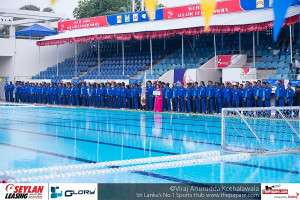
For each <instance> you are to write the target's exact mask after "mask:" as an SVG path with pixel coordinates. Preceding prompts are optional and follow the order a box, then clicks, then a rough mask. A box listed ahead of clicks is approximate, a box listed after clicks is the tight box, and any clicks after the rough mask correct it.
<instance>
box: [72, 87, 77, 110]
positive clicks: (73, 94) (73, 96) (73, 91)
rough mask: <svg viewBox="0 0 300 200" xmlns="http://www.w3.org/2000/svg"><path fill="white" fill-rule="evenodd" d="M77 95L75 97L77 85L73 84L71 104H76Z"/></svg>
mask: <svg viewBox="0 0 300 200" xmlns="http://www.w3.org/2000/svg"><path fill="white" fill-rule="evenodd" d="M75 99H76V97H75V85H74V84H72V88H71V105H72V106H75V103H76V100H75Z"/></svg>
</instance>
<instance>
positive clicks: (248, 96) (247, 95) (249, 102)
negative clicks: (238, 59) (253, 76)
mask: <svg viewBox="0 0 300 200" xmlns="http://www.w3.org/2000/svg"><path fill="white" fill-rule="evenodd" d="M252 106H253V89H252V87H250V83H249V82H247V83H246V87H245V88H244V107H252Z"/></svg>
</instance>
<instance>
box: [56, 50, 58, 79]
mask: <svg viewBox="0 0 300 200" xmlns="http://www.w3.org/2000/svg"><path fill="white" fill-rule="evenodd" d="M56 76H58V44H57V45H56Z"/></svg>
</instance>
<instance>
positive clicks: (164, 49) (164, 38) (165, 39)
mask: <svg viewBox="0 0 300 200" xmlns="http://www.w3.org/2000/svg"><path fill="white" fill-rule="evenodd" d="M164 50H166V38H164Z"/></svg>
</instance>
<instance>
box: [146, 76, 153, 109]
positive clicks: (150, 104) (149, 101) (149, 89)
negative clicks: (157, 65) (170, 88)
mask: <svg viewBox="0 0 300 200" xmlns="http://www.w3.org/2000/svg"><path fill="white" fill-rule="evenodd" d="M153 90H154V88H153V86H152V83H151V81H148V86H147V88H146V101H147V110H149V111H153Z"/></svg>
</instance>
